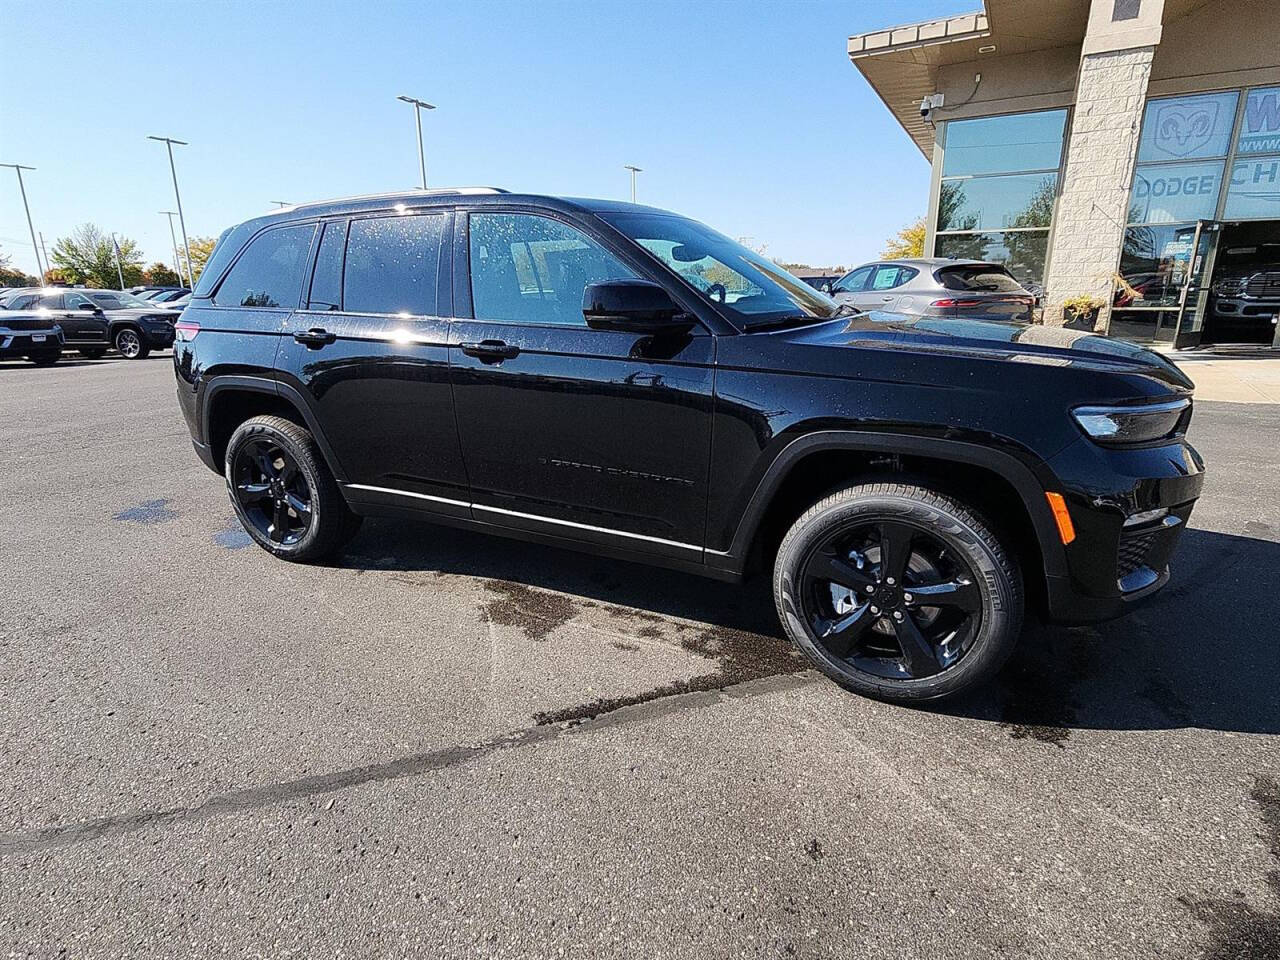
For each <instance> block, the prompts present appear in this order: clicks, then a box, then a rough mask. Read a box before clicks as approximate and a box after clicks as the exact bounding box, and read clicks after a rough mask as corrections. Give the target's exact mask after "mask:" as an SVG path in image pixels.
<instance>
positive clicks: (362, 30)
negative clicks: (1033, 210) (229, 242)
mask: <svg viewBox="0 0 1280 960" xmlns="http://www.w3.org/2000/svg"><path fill="white" fill-rule="evenodd" d="M979 6H980V4H979V2H978V0H901V2H870V0H864V2H849V0H846V2H829V3H808V2H801V0H792V2H777V3H764V2H732V3H731V2H721V3H697V2H693V0H687V2H683V3H679V2H666V0H643V2H634V0H633V2H625V3H623V2H613V0H600V2H595V3H579V2H568V0H538V2H528V0H525V2H519V3H514V2H513V3H497V2H488V0H473V2H469V3H467V2H459V3H453V2H449V3H444V2H440V3H425V2H421V3H399V2H391V0H364V2H361V3H342V4H338V3H315V4H310V5H303V4H297V5H294V4H285V3H267V2H244V3H241V2H235V0H227V2H223V0H216V2H215V0H206V2H202V3H191V4H187V3H164V2H154V3H140V2H136V0H112V2H109V3H102V2H99V0H93V2H83V0H71V2H63V3H50V2H48V0H43V2H40V3H28V2H25V0H7V2H6V3H5V10H6V16H5V21H6V31H5V32H6V39H5V54H4V57H3V58H2V59H0V89H3V90H4V91H5V95H4V97H3V99H2V100H0V162H5V163H14V162H18V163H25V164H30V165H31V166H34V167H37V168H38V169H37V170H36V171H34V172H32V173H29V174H27V196H28V198H29V200H30V202H31V209H32V216H33V217H34V219H35V223H36V228H37V230H40V231H42V232H43V233H44V236H45V240H46V242H47V245H48V247H49V248H50V249H52V247H53V242H54V239H55V238H56V237H58V236H61V235H63V234H65V233H66V232H68V231H69V230H70V229H71V228H72V227H74V226H75V225H76V224H79V223H82V222H85V221H93V222H95V223H97V224H98V225H100V226H101V227H103V228H104V229H107V230H114V231H117V232H119V233H122V234H124V235H127V236H131V237H133V238H135V239H136V240H138V241H139V242H140V243H141V245H142V248H143V250H144V252H145V254H146V256H147V260H148V262H150V261H152V260H156V259H160V260H165V261H166V262H167V261H169V260H170V259H171V258H170V256H169V250H170V245H169V233H168V226H167V223H166V221H165V218H164V217H162V216H160V215H159V213H158V211H160V210H165V209H173V191H172V186H171V182H170V178H169V169H168V161H167V159H166V157H165V153H164V147H163V146H162V145H160V144H157V143H153V142H152V141H149V140H147V139H146V136H147V135H148V134H160V135H168V136H172V137H176V138H178V139H181V140H188V141H190V142H191V145H190V146H187V147H176V148H175V151H176V159H177V164H178V176H179V180H180V184H181V187H182V198H183V205H184V210H185V213H186V218H187V230H188V232H189V233H190V234H192V235H216V234H218V233H219V232H221V231H222V230H223V229H224V228H225V227H227V226H230V225H232V224H234V223H236V222H238V221H240V220H243V219H245V218H247V217H250V216H253V215H256V214H258V213H260V212H262V211H264V210H266V209H268V208H270V207H271V205H272V204H271V202H270V201H272V200H287V201H291V202H300V201H305V200H315V199H323V198H328V197H337V196H345V195H350V194H359V193H372V192H377V191H382V190H392V189H400V188H409V187H413V186H415V185H416V184H417V179H418V171H417V152H416V150H417V148H416V140H415V134H414V129H413V113H412V109H411V108H410V107H408V106H407V105H405V104H403V103H399V102H397V101H396V99H395V96H396V95H397V94H400V93H407V94H410V95H413V96H417V97H421V98H422V99H424V100H428V101H430V102H432V103H435V104H437V105H438V107H439V109H437V110H435V111H434V112H431V113H427V114H425V115H424V117H423V120H424V131H425V137H426V144H427V164H428V171H427V173H428V179H429V182H430V183H431V184H432V185H435V186H444V185H458V184H492V185H497V186H503V187H507V188H509V189H513V190H528V191H534V192H546V193H557V194H568V195H577V196H597V197H615V198H620V199H625V198H627V196H628V195H629V186H628V184H629V181H628V174H627V172H626V171H625V170H624V169H623V168H622V165H623V164H625V163H634V164H637V165H638V166H640V167H643V168H644V172H643V173H641V174H640V180H639V199H640V201H641V202H644V203H652V204H655V205H657V206H662V207H666V208H669V209H673V210H677V211H679V212H681V213H685V214H688V215H690V216H693V217H696V218H698V219H701V220H704V221H706V222H707V223H710V224H711V225H712V226H714V227H716V228H717V229H720V230H722V231H724V232H725V233H728V234H730V235H732V236H750V237H754V238H755V239H754V240H753V241H751V242H752V243H753V244H766V245H767V252H768V254H769V255H771V256H776V257H780V258H783V259H787V260H797V261H804V262H809V263H813V264H830V263H845V264H851V263H855V262H858V261H861V260H865V259H868V258H871V257H873V256H874V255H875V254H876V253H877V252H878V251H879V250H880V248H881V246H882V245H883V243H884V241H885V239H886V238H887V237H889V236H890V235H892V234H893V233H894V232H896V230H897V229H898V228H899V227H900V226H901V225H902V224H903V223H904V222H906V221H907V220H909V219H911V218H913V217H914V216H916V215H918V214H919V213H921V212H923V210H924V207H925V203H926V193H927V180H928V164H927V163H926V162H925V159H924V157H923V156H922V155H921V154H920V152H919V151H918V150H917V149H916V148H915V147H914V145H912V144H911V142H910V141H909V140H908V139H907V137H906V135H905V134H904V133H903V132H902V130H901V128H899V127H898V125H897V124H896V123H895V122H894V121H893V119H892V118H891V117H890V115H889V113H888V111H887V110H886V109H885V108H884V106H883V105H882V104H881V103H880V101H879V100H878V99H877V98H876V96H875V94H874V93H873V92H872V91H871V89H870V88H869V87H868V86H867V84H866V82H865V81H864V80H863V79H862V77H861V75H860V74H859V73H858V72H857V70H855V69H854V67H853V66H852V65H851V64H850V63H849V60H848V57H847V56H846V54H845V38H846V37H847V36H848V35H849V34H851V33H859V32H862V31H866V30H871V29H875V28H878V27H882V26H887V25H892V24H898V23H907V22H911V21H914V20H920V19H927V18H930V17H934V16H944V15H948V14H952V13H957V12H961V11H964V10H968V9H976V8H978V7H979ZM27 236H28V234H27V226H26V220H25V217H24V215H23V212H22V203H21V199H20V197H19V194H18V187H17V182H16V180H15V179H14V176H13V172H12V171H10V170H0V251H3V252H4V253H7V254H9V255H10V256H11V257H12V258H13V262H14V264H15V265H16V266H19V267H21V268H24V269H27V270H28V271H32V270H33V269H34V260H33V256H32V252H31V246H30V242H29V240H28V239H27Z"/></svg>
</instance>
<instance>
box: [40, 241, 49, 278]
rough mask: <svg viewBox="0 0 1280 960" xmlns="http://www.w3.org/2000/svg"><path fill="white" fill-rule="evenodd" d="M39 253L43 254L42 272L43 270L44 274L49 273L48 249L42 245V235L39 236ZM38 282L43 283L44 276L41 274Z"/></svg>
mask: <svg viewBox="0 0 1280 960" xmlns="http://www.w3.org/2000/svg"><path fill="white" fill-rule="evenodd" d="M40 252H41V253H43V254H44V270H45V273H48V272H49V248H48V247H46V246H45V245H44V234H43V233H41V234H40ZM40 282H41V283H44V282H45V277H44V274H41V276H40Z"/></svg>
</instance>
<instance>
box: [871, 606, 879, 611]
mask: <svg viewBox="0 0 1280 960" xmlns="http://www.w3.org/2000/svg"><path fill="white" fill-rule="evenodd" d="M871 612H872V613H879V612H880V608H879V607H877V606H872V608H871Z"/></svg>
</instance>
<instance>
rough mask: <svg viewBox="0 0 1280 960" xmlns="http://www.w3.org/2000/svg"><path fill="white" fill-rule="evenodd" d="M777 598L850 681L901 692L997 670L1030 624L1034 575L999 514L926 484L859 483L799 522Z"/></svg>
mask: <svg viewBox="0 0 1280 960" xmlns="http://www.w3.org/2000/svg"><path fill="white" fill-rule="evenodd" d="M774 600H775V602H776V603H777V606H778V614H779V616H780V617H781V619H782V624H783V627H784V628H785V629H786V631H787V633H788V635H789V636H790V637H791V639H792V640H793V641H794V642H795V644H796V645H797V646H798V647H799V648H800V650H801V651H802V652H803V653H804V654H805V655H806V656H807V657H808V658H809V659H810V660H811V661H813V663H814V665H815V666H817V667H818V669H820V670H822V671H823V672H824V673H826V674H827V675H828V676H830V677H832V678H833V679H835V680H836V681H838V682H839V683H841V684H843V685H845V686H847V687H849V688H850V689H852V690H854V691H856V692H858V693H862V694H865V695H867V696H872V697H877V698H880V699H884V700H894V701H904V702H911V701H921V700H934V699H938V698H941V697H948V696H953V695H955V694H957V693H959V692H960V691H962V690H965V689H968V688H970V687H972V686H974V685H976V684H979V683H982V682H984V681H986V680H989V679H990V678H991V677H992V676H994V674H995V673H996V672H997V671H998V670H999V669H1000V667H1001V666H1002V665H1003V664H1004V662H1005V660H1006V659H1008V656H1009V654H1010V653H1011V652H1012V651H1013V648H1014V646H1015V644H1016V642H1017V639H1018V634H1019V632H1020V630H1021V627H1022V607H1023V601H1022V577H1021V574H1020V572H1019V570H1018V567H1017V564H1016V563H1015V561H1014V560H1013V559H1012V557H1011V556H1010V554H1009V553H1008V551H1007V550H1006V549H1005V547H1004V546H1003V544H1002V543H1001V542H1000V540H999V539H998V538H997V537H996V536H995V534H993V533H992V532H991V528H990V527H989V525H988V524H987V523H986V522H985V521H983V520H982V519H981V518H980V517H978V516H977V515H976V514H975V513H973V512H972V511H971V510H970V509H969V508H967V507H966V506H964V505H963V504H962V503H960V502H959V501H957V500H954V499H952V498H951V497H947V496H944V495H943V494H940V493H938V492H936V491H933V490H929V489H926V488H924V487H917V486H909V485H905V484H893V483H877V484H867V485H864V486H855V487H849V488H848V489H845V490H841V491H839V492H837V493H834V494H832V495H831V496H829V497H827V498H826V499H824V500H822V501H820V502H818V503H816V504H814V505H813V506H812V507H810V508H809V510H807V511H806V512H805V513H804V515H803V516H801V517H800V519H799V520H797V521H796V522H795V524H794V525H793V526H792V528H791V530H790V531H789V532H788V533H787V535H786V537H785V538H784V539H783V541H782V545H781V547H780V548H779V550H778V556H777V560H776V562H775V565H774Z"/></svg>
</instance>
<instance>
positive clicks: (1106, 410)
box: [1071, 399, 1191, 443]
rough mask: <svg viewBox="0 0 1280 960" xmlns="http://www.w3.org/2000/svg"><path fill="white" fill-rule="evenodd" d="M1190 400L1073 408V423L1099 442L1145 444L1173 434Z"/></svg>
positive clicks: (1189, 404)
mask: <svg viewBox="0 0 1280 960" xmlns="http://www.w3.org/2000/svg"><path fill="white" fill-rule="evenodd" d="M1189 406H1191V401H1190V400H1186V399H1182V400H1170V401H1168V402H1166V403H1148V404H1145V405H1143V406H1131V407H1076V408H1075V409H1074V410H1072V411H1071V416H1073V417H1075V420H1076V423H1078V424H1080V427H1081V429H1083V430H1084V432H1085V433H1087V434H1088V435H1089V436H1091V437H1093V439H1095V440H1097V441H1098V442H1100V443H1147V442H1149V441H1152V440H1159V439H1161V438H1162V437H1167V436H1168V435H1169V434H1171V433H1173V431H1174V429H1175V428H1176V427H1177V426H1178V421H1179V420H1181V419H1182V415H1183V413H1185V412H1186V409H1187V407H1189Z"/></svg>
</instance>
